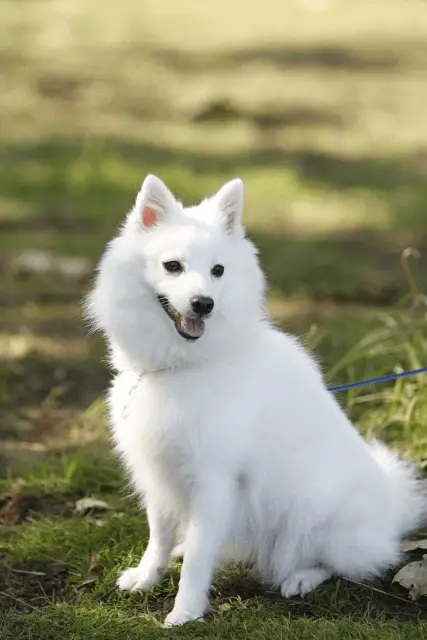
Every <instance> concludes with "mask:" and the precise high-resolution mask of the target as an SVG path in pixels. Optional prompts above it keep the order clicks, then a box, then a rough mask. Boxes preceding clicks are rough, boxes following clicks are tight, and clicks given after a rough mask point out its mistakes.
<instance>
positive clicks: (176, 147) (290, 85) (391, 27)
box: [0, 0, 427, 640]
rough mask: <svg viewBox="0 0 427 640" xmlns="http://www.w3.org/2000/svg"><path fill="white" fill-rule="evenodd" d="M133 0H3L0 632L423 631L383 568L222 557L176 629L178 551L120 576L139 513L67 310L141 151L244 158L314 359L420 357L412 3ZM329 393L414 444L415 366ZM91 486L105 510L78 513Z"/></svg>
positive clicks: (419, 65)
mask: <svg viewBox="0 0 427 640" xmlns="http://www.w3.org/2000/svg"><path fill="white" fill-rule="evenodd" d="M122 5H123V6H120V8H118V7H115V6H114V5H111V7H110V8H106V5H105V3H101V2H100V1H99V0H93V1H92V2H90V3H88V2H83V0H74V1H73V2H71V0H62V1H61V0H49V1H48V0H34V1H33V2H24V1H23V0H21V1H18V0H14V1H13V0H4V1H3V2H2V3H1V6H0V64H1V67H2V69H3V71H4V72H3V76H2V86H1V87H0V91H1V102H2V119H1V120H2V146H1V150H0V163H1V166H0V231H1V233H0V256H1V257H0V266H1V269H2V278H1V280H0V300H1V309H0V353H1V356H2V357H1V360H0V396H1V399H2V402H1V406H0V471H1V473H0V475H1V476H2V477H3V478H4V480H2V481H1V482H2V487H1V490H2V492H3V493H2V495H1V497H0V523H1V524H0V564H1V571H0V637H1V638H5V639H7V640H8V639H9V638H14V639H15V638H22V639H24V638H25V639H27V638H29V639H34V640H35V639H39V638H40V639H43V640H44V639H45V638H46V639H49V638H52V639H53V638H58V637H64V638H72V639H73V640H77V639H78V640H80V639H82V640H83V639H86V638H103V639H108V638H112V639H113V638H116V637H118V636H119V635H120V634H121V635H124V636H125V637H127V638H145V637H146V638H157V637H159V638H160V637H163V636H165V637H177V638H178V637H183V638H189V637H194V638H217V637H218V638H220V637H227V638H272V639H274V640H276V639H279V638H285V637H286V638H310V639H311V638H319V639H320V638H325V639H326V638H327V639H328V640H329V639H333V638H345V637H348V638H371V637H375V638H378V639H382V638H421V637H427V622H423V621H424V620H426V619H427V607H426V605H425V603H424V602H423V601H422V600H421V601H420V602H418V603H412V602H411V601H409V600H408V599H407V596H406V594H405V592H403V591H402V590H400V589H399V588H398V587H396V586H395V585H391V584H390V576H386V577H385V578H384V579H383V580H382V581H380V582H379V583H377V584H375V585H356V584H352V583H349V582H346V581H330V582H329V583H328V584H326V585H325V586H324V587H322V588H321V589H319V591H318V592H316V593H315V594H313V595H311V596H310V597H309V598H308V599H307V600H306V601H305V602H299V601H295V600H292V601H288V602H284V601H282V600H281V599H279V598H278V597H277V595H275V594H272V593H266V592H265V591H263V590H261V589H260V588H259V587H258V586H257V585H256V584H254V583H253V581H251V580H250V578H249V577H248V576H246V575H245V574H244V572H243V571H240V570H237V569H233V570H228V571H224V572H222V573H220V574H219V575H218V576H217V577H216V580H215V585H214V589H213V596H212V603H213V614H214V615H213V616H212V617H211V618H210V619H209V621H208V622H207V623H206V624H205V625H200V624H195V625H191V626H189V627H187V628H185V629H184V630H174V631H163V630H162V629H161V627H160V621H161V620H162V619H163V617H164V615H165V612H166V611H167V610H168V609H169V608H170V607H171V603H172V598H173V594H174V593H175V592H176V585H177V580H178V575H179V566H178V565H176V566H175V567H174V569H173V571H172V572H171V575H170V577H169V579H168V580H166V581H165V582H164V583H163V584H162V585H161V586H160V587H158V588H156V589H155V590H154V591H153V592H152V593H150V594H148V595H147V596H143V595H141V594H140V595H120V594H118V593H117V591H116V590H115V589H114V581H115V578H116V576H117V573H118V571H119V570H120V569H121V568H122V567H125V566H128V565H129V564H131V563H135V561H136V560H137V558H138V556H139V555H140V554H141V551H142V550H143V548H144V545H145V543H146V537H147V529H146V524H145V521H144V519H143V518H142V517H141V515H140V514H139V513H138V510H137V505H135V504H134V503H133V502H132V501H131V500H130V499H128V498H127V488H126V484H125V482H124V479H123V476H122V473H121V472H120V470H119V469H118V467H117V465H116V464H115V463H114V461H113V460H112V457H111V453H110V448H109V445H108V440H107V436H106V428H105V415H104V407H103V401H102V393H103V390H104V389H105V387H106V385H107V382H108V373H107V371H106V367H105V363H104V362H103V360H102V358H103V345H102V344H101V342H100V341H99V340H97V339H93V338H91V339H90V340H89V339H87V338H86V336H85V330H84V328H83V327H82V323H81V320H80V310H79V305H80V299H81V297H82V295H83V293H84V291H85V290H86V289H87V286H88V283H89V281H90V275H89V274H90V271H91V269H92V267H93V265H94V263H95V261H96V260H97V258H98V257H99V255H100V252H101V250H102V247H103V245H104V243H105V241H106V240H107V239H108V238H109V237H110V236H111V235H112V233H113V230H114V228H115V227H116V226H117V224H118V223H119V221H120V220H121V218H122V216H123V213H124V212H125V211H126V210H127V209H128V208H129V207H130V206H131V203H132V200H133V198H134V194H135V192H136V191H137V189H138V187H139V185H140V183H141V181H142V179H143V177H144V176H145V174H146V173H147V172H154V173H158V174H159V175H160V176H161V177H162V178H163V179H164V180H165V181H166V182H167V183H168V184H169V185H170V187H171V188H172V189H173V190H174V191H175V192H176V193H177V195H178V196H179V197H181V198H182V199H183V200H184V202H186V203H193V202H195V201H197V200H198V199H200V198H201V197H204V196H205V195H206V194H208V193H210V192H213V191H214V190H216V189H217V188H218V187H219V186H220V185H221V184H222V182H224V181H226V180H227V179H229V178H231V177H233V176H235V175H239V176H241V177H243V178H244V179H245V183H246V217H247V222H248V227H249V232H250V235H251V236H252V237H253V238H254V240H255V241H256V243H257V244H258V246H259V247H260V249H261V256H262V260H263V263H264V265H265V268H266V271H267V274H268V276H269V279H270V283H271V292H270V306H271V310H272V313H273V315H274V317H275V320H276V321H277V322H278V323H280V324H281V325H282V326H284V327H285V328H287V329H289V330H291V331H293V332H295V333H297V334H299V335H300V336H302V337H303V339H304V340H305V341H306V343H307V344H309V345H310V346H311V347H313V348H314V349H315V350H316V352H317V353H318V355H319V357H320V358H321V359H322V361H323V363H324V367H325V372H326V375H327V378H328V380H329V381H330V382H331V383H332V382H334V383H338V382H345V381H347V380H352V379H358V378H360V377H363V376H366V377H368V376H371V375H375V374H380V373H384V372H385V371H389V370H399V369H401V368H407V367H417V366H421V365H423V364H425V363H426V361H427V334H426V329H425V327H426V324H425V321H426V314H425V304H424V298H423V296H422V295H421V294H422V292H424V291H427V286H426V285H427V277H426V273H427V270H426V267H427V218H426V208H427V181H426V171H427V125H426V121H425V104H426V103H427V84H426V82H425V77H426V72H427V62H426V60H427V57H426V56H427V6H426V4H425V3H424V2H422V0H411V1H410V2H409V1H404V0H390V2H388V3H387V8H386V9H385V7H384V4H383V3H372V2H368V0H360V1H359V2H358V3H353V4H352V5H351V6H349V4H348V3H343V2H339V1H338V0H329V2H328V1H327V0H310V2H308V0H306V1H305V2H304V3H303V2H297V1H296V0H295V1H291V0H289V1H288V2H286V3H285V2H279V0H268V1H267V2H266V3H264V4H263V5H262V10H261V8H260V5H259V3H255V2H246V3H243V2H235V3H230V2H225V1H224V0H218V1H217V2H216V3H210V4H209V5H208V4H207V3H190V2H189V1H188V0H181V1H180V2H179V3H176V2H173V0H156V1H155V2H154V1H151V0H146V1H145V2H143V3H142V2H137V0H129V1H128V2H126V3H122ZM5 72H6V73H5ZM407 247H413V249H414V251H413V253H412V255H411V256H409V257H408V258H407V259H406V261H405V259H402V251H404V250H405V249H406V248H407ZM34 250H37V251H41V252H44V253H42V254H41V256H40V255H37V256H34V255H32V254H28V251H34ZM417 252H419V254H418V253H417ZM52 256H53V257H55V259H56V260H57V262H56V263H55V264H53V265H52V263H49V264H50V265H51V266H50V269H49V270H48V269H47V268H46V270H45V272H42V271H43V269H42V267H43V264H45V263H46V259H47V258H49V259H51V258H52ZM418 256H419V257H418ZM70 257H72V258H79V259H82V260H83V262H79V263H77V266H80V267H81V269H82V273H81V274H80V275H79V274H77V273H76V272H74V276H73V274H72V273H71V271H70V270H71V269H72V265H71V266H70V262H69V261H68V262H66V259H67V260H68V259H69V258H70ZM58 260H59V261H62V262H58ZM37 265H38V268H37ZM61 265H62V266H61ZM64 265H65V266H64ZM67 265H68V266H67ZM408 265H410V268H411V271H412V276H408ZM74 266H76V263H74ZM414 281H415V282H414ZM417 292H418V293H419V292H421V294H419V295H417ZM414 303H415V304H414ZM341 400H342V403H343V405H344V406H345V407H346V408H347V410H348V411H349V413H350V415H351V416H352V418H353V419H354V420H355V421H357V425H358V427H359V428H360V429H361V431H362V432H363V433H365V434H366V435H376V436H379V437H381V438H383V439H384V440H385V441H387V442H388V443H390V445H391V446H393V447H394V448H396V449H397V450H399V451H400V452H401V453H402V454H404V455H408V456H412V457H414V458H415V459H417V460H418V461H419V463H420V466H421V468H424V467H425V465H426V464H427V431H426V428H425V424H426V423H427V394H426V379H425V378H423V377H419V378H413V379H408V380H406V381H401V382H399V383H396V384H395V385H393V384H391V385H390V384H388V385H384V386H378V387H373V388H367V389H363V390H360V391H357V392H353V393H350V394H345V395H343V396H342V398H341ZM82 496H92V497H93V496H95V497H98V498H102V499H103V500H106V501H107V502H108V504H110V505H111V507H112V509H111V510H109V511H107V512H106V513H104V514H101V515H99V516H98V517H95V516H94V515H88V516H78V515H74V503H75V501H76V499H78V498H80V497H82ZM98 556H99V557H98ZM91 565H92V566H91Z"/></svg>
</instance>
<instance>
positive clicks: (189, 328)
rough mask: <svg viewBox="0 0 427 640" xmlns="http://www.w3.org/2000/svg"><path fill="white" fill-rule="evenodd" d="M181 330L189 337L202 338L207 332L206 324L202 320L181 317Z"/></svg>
mask: <svg viewBox="0 0 427 640" xmlns="http://www.w3.org/2000/svg"><path fill="white" fill-rule="evenodd" d="M179 328H180V329H181V331H183V332H184V333H186V334H187V335H189V336H194V337H195V338H196V337H197V338H200V336H201V335H202V334H203V332H204V330H205V323H204V322H203V320H202V319H201V318H187V317H186V316H181V317H180V319H179Z"/></svg>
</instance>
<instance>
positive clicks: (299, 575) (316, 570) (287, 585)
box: [280, 567, 331, 598]
mask: <svg viewBox="0 0 427 640" xmlns="http://www.w3.org/2000/svg"><path fill="white" fill-rule="evenodd" d="M330 576H331V574H330V572H329V571H328V570H327V569H325V568H323V567H313V568H312V569H300V570H299V571H295V572H294V573H292V574H291V575H290V576H289V577H288V578H286V580H284V581H283V582H282V584H281V587H280V592H281V594H282V596H283V597H284V598H292V597H293V596H301V598H303V597H304V596H305V595H307V593H310V591H313V590H314V589H316V587H318V586H319V584H321V583H322V582H324V580H327V579H328V578H330Z"/></svg>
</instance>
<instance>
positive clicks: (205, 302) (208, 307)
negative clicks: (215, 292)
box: [190, 296, 214, 317]
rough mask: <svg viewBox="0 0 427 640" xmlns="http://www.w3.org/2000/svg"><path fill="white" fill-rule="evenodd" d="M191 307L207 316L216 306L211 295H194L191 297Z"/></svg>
mask: <svg viewBox="0 0 427 640" xmlns="http://www.w3.org/2000/svg"><path fill="white" fill-rule="evenodd" d="M190 302H191V308H192V309H193V311H194V313H197V315H198V316H200V317H202V316H207V315H208V313H210V312H211V311H212V309H213V308H214V301H213V300H212V298H209V296H194V298H191V300H190Z"/></svg>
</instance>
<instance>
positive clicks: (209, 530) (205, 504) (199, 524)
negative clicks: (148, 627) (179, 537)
mask: <svg viewBox="0 0 427 640" xmlns="http://www.w3.org/2000/svg"><path fill="white" fill-rule="evenodd" d="M234 507H235V487H234V486H233V483H232V482H226V481H224V480H222V479H221V480H219V479H218V478H215V479H212V481H211V482H208V483H205V484H204V486H203V487H199V488H198V489H197V490H196V492H195V494H194V496H193V499H192V501H191V504H190V513H189V522H188V528H187V532H186V537H185V551H184V562H183V565H182V570H181V579H180V582H179V589H178V594H177V596H176V599H175V606H174V608H173V610H172V611H171V613H170V614H169V615H168V616H167V618H166V620H165V626H166V627H172V626H174V625H180V624H184V623H185V622H188V621H189V620H197V619H200V618H202V616H203V614H204V613H205V612H206V609H207V607H208V592H209V588H210V585H211V581H212V574H213V570H214V568H215V566H217V563H218V561H219V558H220V554H221V550H222V547H223V545H224V543H225V542H226V540H227V538H228V535H229V532H230V523H231V517H232V513H233V510H234Z"/></svg>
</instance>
